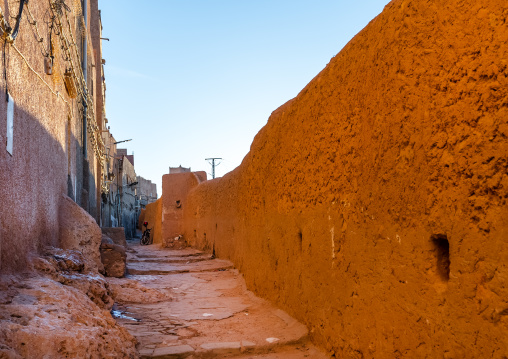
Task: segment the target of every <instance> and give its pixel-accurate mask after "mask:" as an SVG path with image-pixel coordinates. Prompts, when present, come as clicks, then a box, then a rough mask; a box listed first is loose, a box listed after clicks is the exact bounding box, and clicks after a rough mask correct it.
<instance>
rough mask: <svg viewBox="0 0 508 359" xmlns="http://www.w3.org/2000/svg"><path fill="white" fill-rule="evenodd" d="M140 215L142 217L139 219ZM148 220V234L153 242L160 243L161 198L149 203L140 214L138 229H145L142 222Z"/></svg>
mask: <svg viewBox="0 0 508 359" xmlns="http://www.w3.org/2000/svg"><path fill="white" fill-rule="evenodd" d="M141 216H143V219H142V220H141ZM144 221H146V222H148V228H152V231H151V232H150V235H151V236H152V241H153V243H162V198H159V199H158V200H157V201H155V202H153V203H150V204H148V205H147V206H146V209H145V210H144V211H142V212H141V215H140V229H141V230H142V231H144V230H145V228H144V227H143V222H144Z"/></svg>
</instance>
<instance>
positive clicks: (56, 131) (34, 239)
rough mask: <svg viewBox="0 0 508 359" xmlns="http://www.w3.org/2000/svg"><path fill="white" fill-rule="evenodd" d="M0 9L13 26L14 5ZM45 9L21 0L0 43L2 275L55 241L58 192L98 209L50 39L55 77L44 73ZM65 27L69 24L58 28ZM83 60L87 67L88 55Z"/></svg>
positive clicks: (74, 111) (74, 104)
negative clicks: (12, 36) (12, 35)
mask: <svg viewBox="0 0 508 359" xmlns="http://www.w3.org/2000/svg"><path fill="white" fill-rule="evenodd" d="M27 6H28V8H29V10H30V14H31V15H32V16H33V19H35V20H36V21H37V26H38V31H39V33H40V34H41V36H43V43H38V42H37V39H36V36H35V28H34V25H31V24H30V23H29V22H28V20H27V17H30V16H29V15H28V11H27ZM0 7H1V9H2V12H3V13H4V15H5V16H6V18H7V19H8V21H9V22H10V24H11V26H13V27H14V24H15V21H16V20H15V19H14V18H15V17H16V15H17V14H18V9H19V2H18V1H10V0H9V1H5V2H2V4H0ZM48 8H49V3H48V2H38V1H34V2H30V3H29V4H28V5H26V4H25V8H24V12H23V15H22V19H21V23H20V27H19V34H18V36H17V38H16V40H15V42H14V46H12V45H10V44H7V45H6V46H5V47H4V46H3V44H4V43H3V41H1V42H0V44H1V45H2V46H1V47H2V49H1V50H0V51H1V52H2V58H3V56H4V49H5V65H6V69H5V72H6V74H7V82H6V80H5V79H4V77H3V76H2V78H1V80H0V93H1V94H2V95H1V96H0V145H1V146H0V201H1V210H0V233H1V235H0V237H1V238H2V244H1V251H0V258H1V259H0V271H2V272H10V271H20V270H26V269H27V256H28V255H29V254H30V253H31V252H36V251H38V250H39V249H40V248H41V247H42V246H44V245H52V246H58V244H59V243H58V236H59V233H58V232H59V221H58V206H59V200H60V197H61V195H62V194H65V193H68V194H69V195H70V197H72V198H73V199H74V200H75V201H76V202H77V203H79V204H82V203H87V204H89V203H90V202H91V205H88V206H87V208H86V209H87V210H89V211H91V212H92V210H93V211H95V212H94V213H93V215H94V216H95V214H96V204H95V203H96V200H95V198H96V197H95V196H96V195H95V187H94V181H95V180H94V178H93V176H94V175H95V163H96V162H95V157H94V153H93V149H91V150H90V152H89V156H88V159H89V163H90V168H89V170H88V171H86V174H84V171H83V166H84V161H83V149H82V147H83V141H82V137H83V134H82V119H81V116H80V115H79V113H80V112H79V110H78V100H77V99H74V100H73V99H71V98H70V97H69V96H68V95H67V92H66V90H65V87H64V83H63V72H64V70H65V66H66V64H67V62H66V61H65V60H64V59H63V56H62V51H61V50H60V45H59V41H57V42H56V44H57V45H58V46H56V48H58V50H56V51H57V53H56V54H55V62H54V67H53V70H54V72H53V75H46V74H45V72H44V57H43V55H42V54H41V51H42V49H41V45H43V46H45V47H46V48H47V47H48V39H49V35H48V34H49V32H48V31H47V30H48V29H47V26H48V25H47V24H46V23H45V22H44V21H43V18H44V15H45V14H46V15H47V11H48ZM68 16H69V18H70V21H71V22H72V23H75V16H76V13H75V11H74V10H72V11H71V12H70V13H68ZM30 21H32V19H31V18H30ZM66 31H67V28H65V29H64V32H66ZM73 31H76V29H73ZM66 33H67V32H66ZM74 35H76V34H75V33H74ZM75 38H76V37H75ZM90 46H91V43H90ZM90 50H91V52H90V54H91V53H93V48H91V49H90ZM18 51H19V52H18ZM89 57H90V61H89V63H90V64H91V55H89ZM2 64H3V61H2ZM3 72H4V70H3V65H2V73H3ZM38 75H40V76H41V78H42V80H41V78H39V77H38ZM43 81H44V82H43ZM6 86H7V87H8V91H9V93H10V94H11V96H12V98H13V100H14V136H13V154H12V155H10V154H9V153H8V152H7V150H6V142H7V135H6V132H7V131H6V129H7V116H6V113H7V101H6V98H5V90H6ZM57 92H58V94H57ZM90 147H91V146H90ZM86 176H92V180H91V181H89V182H90V186H89V189H92V191H93V192H90V194H89V193H88V191H87V192H86V193H85V195H86V196H90V198H93V201H89V200H88V197H87V199H85V200H83V195H84V193H83V191H82V189H83V188H84V186H85V182H86V181H85V177H86Z"/></svg>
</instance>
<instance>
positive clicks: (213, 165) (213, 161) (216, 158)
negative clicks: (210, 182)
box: [205, 157, 222, 179]
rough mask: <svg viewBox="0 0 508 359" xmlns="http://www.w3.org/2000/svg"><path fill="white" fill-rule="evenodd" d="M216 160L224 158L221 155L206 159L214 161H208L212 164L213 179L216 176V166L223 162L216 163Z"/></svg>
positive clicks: (206, 159)
mask: <svg viewBox="0 0 508 359" xmlns="http://www.w3.org/2000/svg"><path fill="white" fill-rule="evenodd" d="M216 160H222V158H219V157H212V158H205V161H212V162H208V163H210V164H211V165H212V179H213V178H215V167H216V166H218V165H220V164H221V162H219V163H217V164H216V163H215V161H216Z"/></svg>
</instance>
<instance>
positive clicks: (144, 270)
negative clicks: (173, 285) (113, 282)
mask: <svg viewBox="0 0 508 359" xmlns="http://www.w3.org/2000/svg"><path fill="white" fill-rule="evenodd" d="M232 268H233V264H232V263H231V262H230V261H227V260H223V259H213V260H207V261H197V262H190V263H182V264H177V265H173V264H169V263H160V262H156V261H141V262H133V261H129V263H128V264H127V273H129V274H132V275H164V274H178V273H197V272H210V271H224V270H227V269H232Z"/></svg>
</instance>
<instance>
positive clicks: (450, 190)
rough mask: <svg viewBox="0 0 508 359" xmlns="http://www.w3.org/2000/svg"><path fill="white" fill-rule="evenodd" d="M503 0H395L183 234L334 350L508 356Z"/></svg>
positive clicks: (202, 191)
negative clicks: (231, 266)
mask: <svg viewBox="0 0 508 359" xmlns="http://www.w3.org/2000/svg"><path fill="white" fill-rule="evenodd" d="M507 170H508V2H507V1H506V0H484V1H473V0H460V1H459V0H446V1H444V0H442V1H438V0H427V1H424V0H421V1H399V0H396V1H392V2H391V3H390V4H388V5H387V6H386V8H385V10H384V11H383V13H381V14H380V15H379V16H378V17H377V18H375V19H374V20H373V21H372V22H371V23H370V24H369V25H368V26H367V27H366V28H365V29H364V30H362V31H361V32H360V33H359V34H358V35H357V36H356V37H355V38H354V39H353V40H351V41H350V43H349V44H348V45H347V46H346V47H345V48H344V49H343V50H342V51H341V52H340V53H339V54H338V55H337V56H335V57H334V58H333V59H332V60H331V61H330V63H329V64H328V65H327V66H326V68H325V69H324V70H323V71H322V72H321V73H320V74H318V75H317V76H316V78H314V79H313V80H312V81H311V82H310V83H309V84H308V85H307V86H306V87H305V88H304V89H303V90H302V91H301V92H300V93H299V94H298V96H297V97H296V98H294V99H293V100H291V101H289V102H288V103H286V104H285V105H283V106H281V107H280V108H279V109H277V110H276V111H274V112H273V113H272V115H271V116H270V118H269V120H268V123H267V124H266V126H265V127H264V128H263V129H262V130H261V131H260V132H259V133H258V134H257V136H256V138H255V139H254V142H253V143H252V146H251V151H250V152H249V154H248V155H247V156H246V157H245V159H244V161H243V163H242V164H241V166H239V167H238V168H237V169H236V170H235V171H233V172H231V173H229V174H228V175H226V176H225V177H223V178H221V179H216V180H212V181H207V182H204V183H202V184H200V185H198V186H197V187H195V188H194V189H193V190H192V191H191V192H190V194H189V197H188V200H187V203H186V206H185V208H184V213H185V215H184V228H185V232H184V235H185V237H186V239H187V240H188V241H189V242H190V243H191V244H193V245H195V246H198V247H200V248H208V249H211V248H213V247H215V250H216V253H217V255H218V256H219V257H224V258H229V259H231V260H232V261H233V262H234V263H235V265H236V266H237V267H238V268H239V269H240V271H241V272H242V273H243V274H244V276H245V279H246V282H247V285H248V287H249V288H250V289H251V290H253V291H255V292H256V293H258V294H260V295H261V296H263V297H265V298H268V299H270V300H272V301H274V302H276V303H278V304H279V305H280V306H282V307H283V308H284V309H285V310H287V311H288V312H289V313H291V314H292V315H294V316H295V317H297V318H298V319H299V320H301V321H303V322H304V323H305V324H306V325H308V327H309V329H310V333H311V336H312V338H313V340H314V341H315V342H316V343H318V344H320V345H321V346H322V347H324V348H325V349H326V350H327V351H328V353H329V354H331V355H332V354H335V356H336V357H338V358H361V357H366V358H372V357H375V358H402V357H404V358H506V357H507V356H508V286H507V284H508V283H507V281H508V207H507V204H506V200H507V197H508V173H507Z"/></svg>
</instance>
